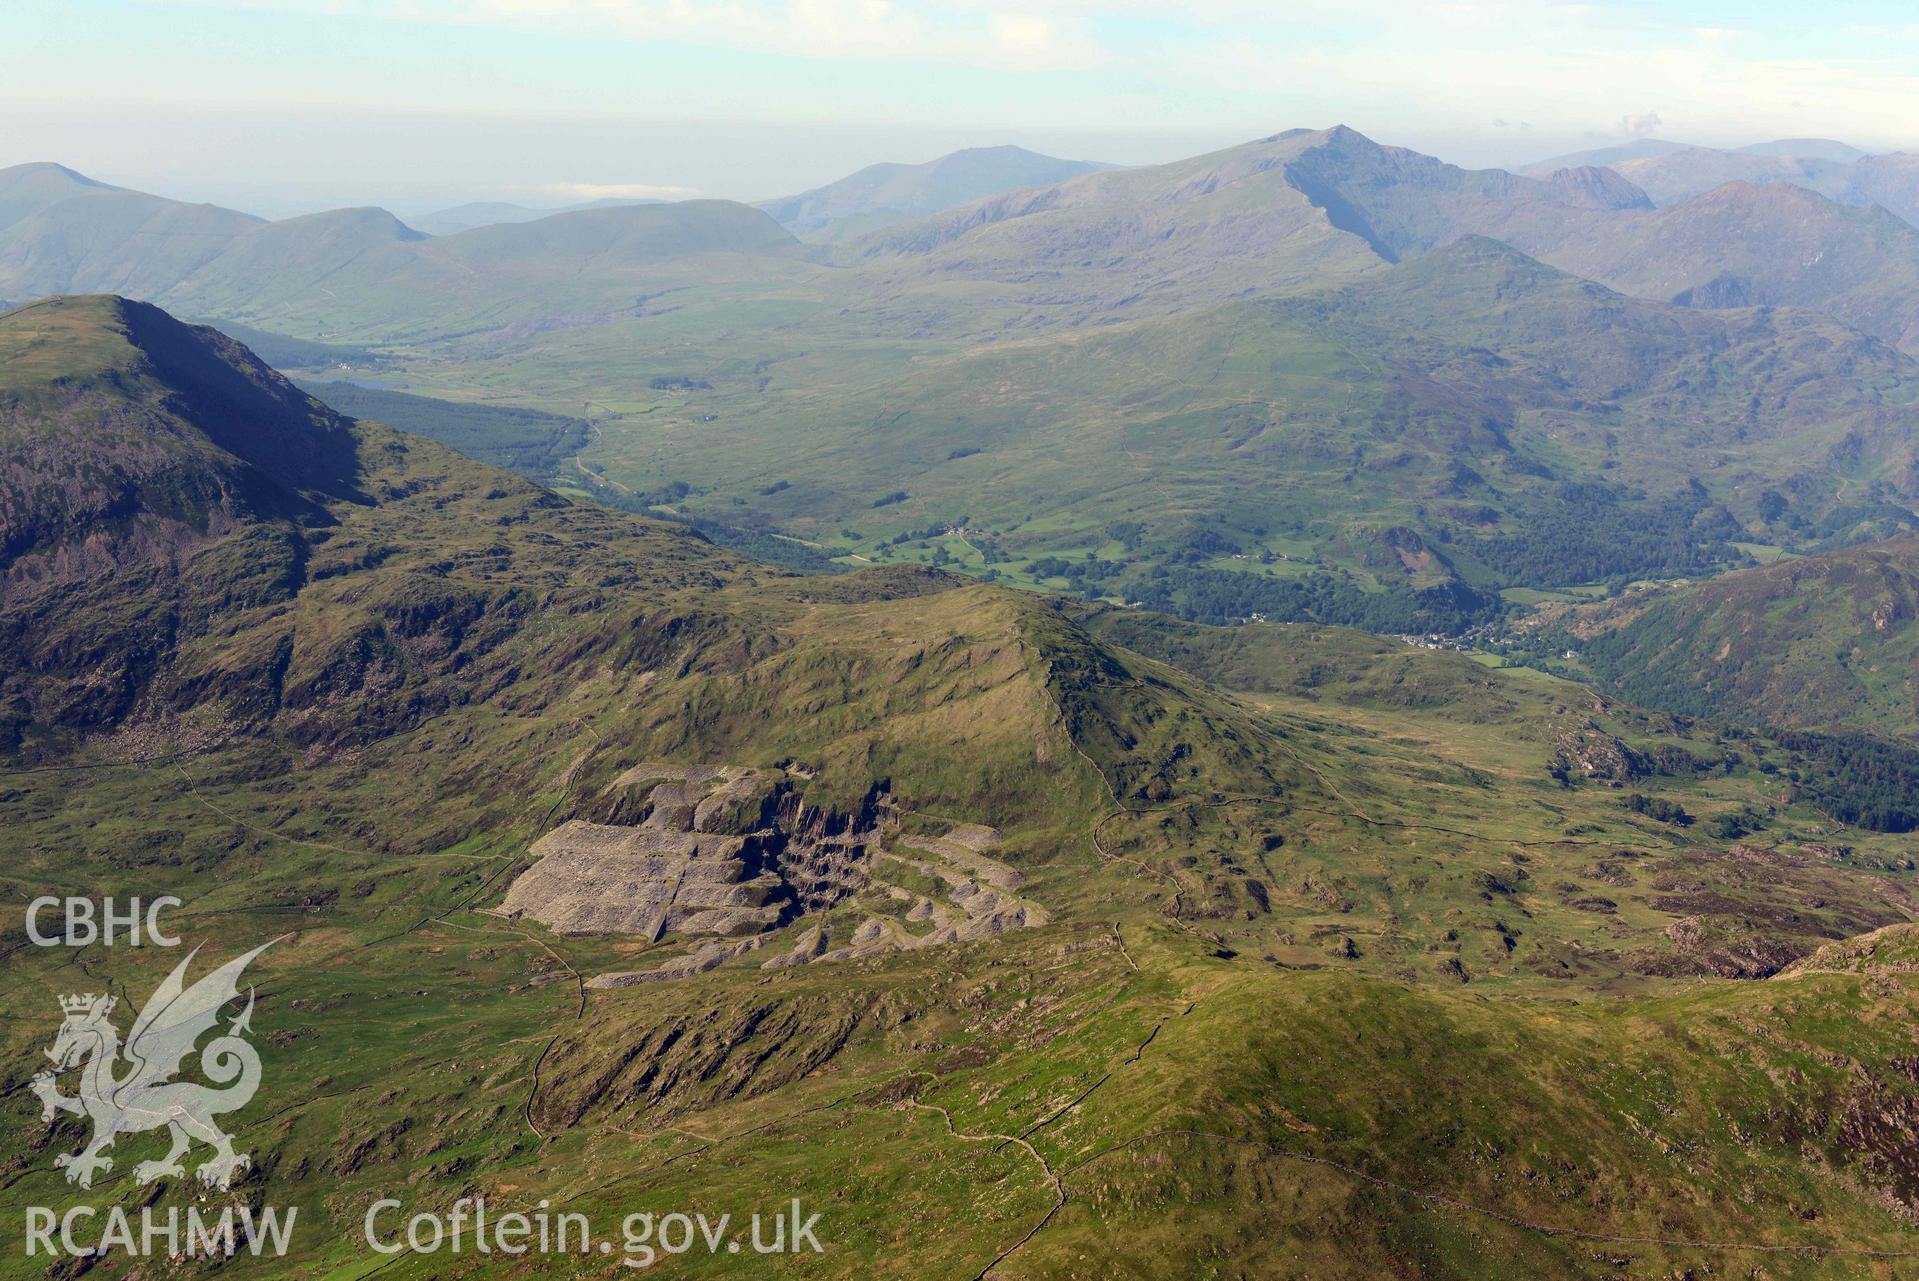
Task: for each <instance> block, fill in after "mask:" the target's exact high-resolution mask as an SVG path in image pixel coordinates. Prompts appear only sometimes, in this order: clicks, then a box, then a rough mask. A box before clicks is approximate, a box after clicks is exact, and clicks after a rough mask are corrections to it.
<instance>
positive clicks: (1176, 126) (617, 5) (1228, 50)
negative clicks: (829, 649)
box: [0, 0, 1919, 217]
mask: <svg viewBox="0 0 1919 1281" xmlns="http://www.w3.org/2000/svg"><path fill="white" fill-rule="evenodd" d="M388 13H393V14H399V15H402V16H386V15H387V14H388ZM0 32H3V33H5V34H6V35H7V36H8V37H9V38H7V39H5V40H0V73H3V75H4V78H3V79H0V84H4V85H5V88H4V89H0V105H3V107H4V110H6V111H7V113H8V117H9V123H10V127H9V129H8V130H7V133H6V136H5V137H4V138H0V166H5V165H13V164H19V163H23V162H27V161H36V160H50V161H56V162H58V163H61V164H65V165H68V166H69V167H71V168H74V169H77V170H79V171H80V172H83V173H86V174H88V175H89V176H91V177H94V178H97V179H99V180H101V181H105V182H111V183H115V184H117V185H121V186H129V187H135V188H139V189H142V190H152V191H155V192H157V193H158V194H161V195H166V196H171V197H174V198H177V199H185V200H195V201H208V202H211V203H217V204H224V205H229V206H232V207H235V208H239V209H244V210H247V211H249V212H254V213H258V214H261V215H263V216H267V217H285V216H288V215H291V214H297V213H302V212H310V211H313V210H317V209H324V208H331V207H338V206H341V205H355V204H378V205H382V206H384V207H387V208H390V209H392V210H393V211H394V212H396V213H399V214H401V215H402V216H405V215H408V214H414V215H417V214H422V213H426V212H430V211H432V210H436V209H441V208H445V207H448V206H452V205H458V204H463V203H466V202H469V201H480V200H506V201H512V202H515V203H519V204H527V205H534V206H543V207H545V206H560V205H566V204H570V203H576V202H578V201H581V200H590V199H594V198H598V197H602V196H609V195H611V196H627V197H657V198H664V199H680V198H689V197H705V196H710V197H720V198H725V199H735V200H748V201H751V200H764V199H770V198H773V197H776V196H781V195H787V194H791V193H793V192H796V191H800V190H805V189H807V188H810V187H816V186H819V185H822V184H824V183H827V182H831V181H833V180H835V179H837V178H840V177H843V176H844V175H846V174H848V173H850V172H852V171H854V170H856V169H859V168H861V167H863V166H865V165H868V164H873V163H876V162H880V161H899V162H907V163H912V162H917V161H924V160H928V159H932V158H934V157H936V156H939V155H943V154H945V153H947V152H950V151H954V150H957V149H959V148H962V147H968V146H992V145H999V144H1005V143H1010V144H1015V145H1019V146H1023V147H1027V148H1029V149H1031V150H1034V151H1039V152H1044V153H1047V154H1051V155H1056V156H1061V157H1064V158H1069V159H1079V160H1096V161H1104V162H1108V163H1115V164H1149V163H1155V162H1160V161H1165V160H1171V159H1175V158H1178V157H1181V156H1187V155H1193V154H1197V153H1200V152H1205V151H1209V150H1214V149H1217V148H1220V147H1225V146H1230V145H1233V144H1235V143H1239V142H1244V141H1247V140H1249V139H1252V138H1256V137H1261V136H1264V135H1267V134H1271V133H1274V132H1277V131H1279V130H1283V129H1289V128H1295V127H1308V128H1323V127H1326V126H1329V125H1332V124H1335V123H1345V124H1349V125H1351V126H1353V127H1354V128H1356V129H1359V130H1360V131H1361V132H1363V133H1366V134H1367V135H1369V136H1371V137H1373V138H1375V139H1378V140H1379V141H1382V142H1388V143H1393V144H1396V145H1401V146H1408V147H1412V148H1415V149H1417V150H1421V151H1425V152H1428V153H1430V154H1433V155H1437V156H1439V157H1441V158H1442V159H1445V160H1449V161H1452V162H1454V163H1457V164H1463V165H1468V166H1473V167H1486V166H1499V167H1514V166H1518V165H1523V164H1526V163H1529V162H1534V161H1538V160H1541V159H1545V158H1547V157H1549V156H1553V155H1556V154H1561V153H1564V152H1568V151H1575V150H1581V149H1586V148H1590V147H1597V146H1606V145H1611V144H1616V143H1620V142H1624V141H1628V140H1630V139H1632V138H1635V137H1645V136H1658V137H1663V138H1670V139H1676V140H1679V141H1686V142H1699V143H1704V144H1708V145H1740V144H1745V143H1753V142H1762V141H1768V140H1772V139H1776V138H1792V137H1833V138H1838V139H1840V140H1843V141H1846V142H1849V143H1852V144H1854V145H1856V146H1859V147H1862V148H1864V149H1866V150H1871V151H1887V150H1897V149H1900V148H1902V147H1906V146H1911V145H1914V144H1919V129H1916V128H1915V126H1913V125H1912V124H1910V123H1908V117H1909V113H1908V112H1907V110H1906V107H1905V104H1906V103H1909V102H1910V101H1912V100H1913V99H1914V98H1915V97H1919V75H1914V74H1912V73H1910V72H1909V71H1908V70H1907V68H1909V67H1912V66H1919V58H1915V57H1913V54H1914V53H1919V26H1915V25H1914V24H1912V23H1910V22H1909V21H1908V20H1907V19H1906V17H1905V15H1904V14H1903V13H1902V11H1901V10H1900V9H1898V8H1897V7H1895V6H1893V5H1891V4H1884V5H1867V6H1854V7H1853V11H1852V17H1851V20H1850V21H1849V22H1847V23H1844V24H1832V25H1829V26H1827V27H1824V28H1821V29H1818V30H1810V31H1809V30H1805V29H1803V24H1801V23H1800V22H1799V21H1798V19H1797V18H1796V17H1795V15H1794V14H1793V12H1792V11H1791V10H1789V9H1787V8H1786V7H1784V6H1768V5H1760V6H1748V7H1745V8H1738V9H1735V8H1733V7H1732V6H1729V5H1722V4H1716V3H1693V4H1688V5H1684V6H1664V7H1658V8H1655V7H1652V6H1644V5H1637V4H1605V5H1585V6H1579V5H1564V4H1550V3H1536V2H1532V0H1505V2H1503V3H1495V4H1490V5H1476V6H1473V7H1472V8H1471V9H1470V10H1469V11H1468V10H1463V9H1440V10H1432V9H1429V8H1427V7H1424V6H1418V5H1412V4H1408V3H1404V2H1403V0H1359V2H1358V3H1352V4H1340V5H1337V6H1335V5H1331V4H1324V3H1319V2H1318V0H1314V2H1312V3H1307V4H1303V5H1298V6H1294V7H1292V8H1291V9H1289V11H1288V12H1287V14H1286V15H1285V18H1284V20H1283V21H1282V20H1280V19H1278V18H1275V17H1274V16H1273V15H1272V13H1271V11H1270V10H1269V9H1268V8H1266V7H1263V6H1258V5H1250V4H1245V3H1242V2H1241V0H1202V2H1201V3H1196V4H1193V5H1189V6H1187V7H1186V9H1185V11H1183V12H1182V13H1181V14H1180V15H1178V16H1177V17H1168V16H1164V15H1161V14H1159V13H1157V12H1156V11H1155V10H1154V8H1153V7H1152V6H1148V5H1145V4H1139V3H1134V2H1133V0H1069V2H1067V3H1061V4H1055V5H1048V6H1019V5H1013V4H1007V3H1000V2H999V0H976V2H973V0H969V2H968V3H943V4H928V5H919V6H912V7H910V8H909V7H906V6H900V5H893V4H887V3H884V2H873V0H807V2H805V3H800V2H798V0H792V2H785V0H738V2H735V3H727V4H712V5H689V4H683V3H676V4H664V3H658V4H656V3H651V2H650V0H476V2H473V3H454V2H453V0H411V2H410V3H407V4H405V5H401V6H385V7H376V6H373V5H370V4H363V3H358V2H357V0H347V2H339V0H333V2H329V3H324V4H323V3H320V0H277V2H276V3H266V2H265V0H204V2H202V0H152V2H150V3H142V2H138V0H82V2H81V3H77V4H54V3H51V2H50V0H24V3H21V4H17V5H15V6H13V7H12V8H11V9H10V11H9V13H8V15H7V16H6V17H5V18H3V19H0ZM29 55H31V56H29ZM74 68H80V69H82V71H83V72H84V74H81V75H75V74H73V70H74ZM266 104H270V105H266ZM1142 121H1146V122H1151V123H1150V125H1141V124H1140V123H1139V122H1142ZM689 122H690V123H689Z"/></svg>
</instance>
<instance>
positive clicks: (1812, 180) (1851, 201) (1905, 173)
mask: <svg viewBox="0 0 1919 1281" xmlns="http://www.w3.org/2000/svg"><path fill="white" fill-rule="evenodd" d="M1569 165H1603V166H1606V167H1609V168H1611V169H1613V170H1615V171H1616V172H1617V173H1618V174H1619V175H1620V176H1621V177H1623V178H1625V179H1627V180H1628V181H1630V182H1632V183H1634V184H1635V185H1637V186H1638V187H1640V188H1641V189H1642V190H1644V191H1645V193H1646V194H1647V196H1649V197H1650V198H1651V199H1652V201H1653V203H1654V204H1656V205H1660V206H1665V205H1673V204H1678V203H1680V202H1681V201H1685V200H1689V199H1691V198H1692V197H1694V196H1697V195H1700V194H1701V193H1703V192H1707V191H1711V190H1712V189H1713V188H1715V187H1719V186H1723V185H1724V184H1726V183H1729V182H1750V183H1755V184H1757V183H1768V182H1783V183H1789V184H1791V185H1793V186H1796V187H1804V188H1806V189H1807V190H1809V191H1816V192H1818V193H1819V194H1820V195H1822V196H1825V197H1827V198H1828V199H1831V200H1833V201H1836V202H1838V203H1839V204H1842V205H1853V206H1860V207H1864V206H1869V205H1879V206H1880V207H1882V208H1884V209H1886V210H1887V211H1889V212H1891V213H1893V214H1895V215H1897V216H1898V217H1900V218H1902V219H1904V220H1905V221H1906V222H1908V223H1912V224H1914V225H1916V226H1919V155H1915V154H1912V153H1910V152H1893V153H1891V154H1887V155H1868V154H1867V153H1865V152H1863V151H1861V150H1859V149H1858V148H1857V147H1854V146H1851V145H1849V144H1847V143H1843V142H1835V141H1833V140H1831V139H1828V138H1789V139H1782V140H1780V141H1778V142H1762V143H1755V144H1754V145H1752V146H1749V147H1737V148H1732V149H1726V148H1720V147H1695V146H1690V145H1688V144H1685V143H1679V142H1663V141H1659V140H1656V139H1646V140H1644V141H1641V142H1635V143H1627V144H1624V145H1622V146H1617V147H1604V148H1601V149H1599V150H1597V151H1582V152H1578V153H1576V154H1574V155H1570V156H1560V157H1558V158H1556V159H1553V160H1544V161H1541V162H1539V163H1538V164H1536V165H1529V166H1527V167H1526V168H1524V169H1522V170H1521V171H1520V172H1522V173H1526V174H1531V175H1534V176H1542V175H1545V174H1550V173H1552V172H1553V171H1554V170H1556V169H1562V168H1565V167H1567V166H1569Z"/></svg>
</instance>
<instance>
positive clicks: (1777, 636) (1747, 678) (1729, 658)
mask: <svg viewBox="0 0 1919 1281" xmlns="http://www.w3.org/2000/svg"><path fill="white" fill-rule="evenodd" d="M1916 574H1919V539H1915V538H1913V537H1911V536H1906V537H1901V538H1895V539H1892V540H1889V541H1887V542H1883V543H1870V544H1866V545H1864V546H1860V547H1851V548H1846V549H1844V550H1841V551H1834V552H1827V553H1824V554H1822V555H1817V556H1808V557H1804V558H1789V559H1785V560H1780V561H1778V562H1776V563H1774V564H1771V565H1767V566H1763V567H1761V568H1757V569H1749V570H1745V571H1743V572H1741V573H1737V574H1728V575H1726V576H1724V577H1723V578H1717V579H1713V580H1710V581H1707V582H1701V583H1695V584H1688V585H1686V586H1684V587H1680V588H1675V589H1672V590H1668V591H1663V592H1649V593H1644V594H1640V595H1634V596H1629V597H1627V598H1625V599H1624V600H1621V601H1619V602H1617V603H1615V604H1612V605H1609V606H1605V607H1596V608H1592V609H1584V608H1581V609H1573V610H1570V611H1566V612H1565V613H1564V614H1563V616H1560V617H1556V618H1555V619H1554V620H1553V623H1554V628H1553V637H1554V639H1551V640H1549V641H1548V642H1547V643H1551V644H1556V643H1557V639H1556V638H1557V637H1558V636H1561V635H1564V636H1567V637H1569V638H1571V639H1570V642H1569V643H1571V644H1574V645H1576V646H1577V647H1578V649H1579V651H1580V661H1581V662H1582V663H1583V665H1584V666H1585V667H1586V668H1587V669H1588V670H1590V671H1591V672H1592V673H1593V674H1594V675H1595V676H1596V677H1597V678H1598V679H1599V680H1600V681H1601V682H1602V683H1603V684H1604V685H1605V686H1606V687H1607V688H1610V689H1614V690H1617V691H1618V692H1619V693H1620V694H1622V695H1623V696H1625V697H1628V698H1632V699H1635V700H1637V701H1639V702H1642V703H1645V704H1648V705H1651V706H1662V707H1673V708H1675V709H1678V710H1681V711H1687V712H1692V713H1696V714H1703V715H1714V716H1721V717H1726V718H1729V719H1736V720H1745V721H1757V722H1764V723H1769V724H1775V725H1786V726H1794V727H1799V728H1809V729H1824V730H1835V729H1852V730H1860V731H1865V732H1868V733H1874V734H1879V735H1883V736H1888V737H1894V738H1902V739H1911V738H1914V737H1916V736H1919V713H1916V712H1915V707H1919V690H1915V686H1914V678H1915V673H1919V649H1915V646H1919V628H1916V627H1915V625H1914V619H1915V617H1916V616H1919V578H1916Z"/></svg>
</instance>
